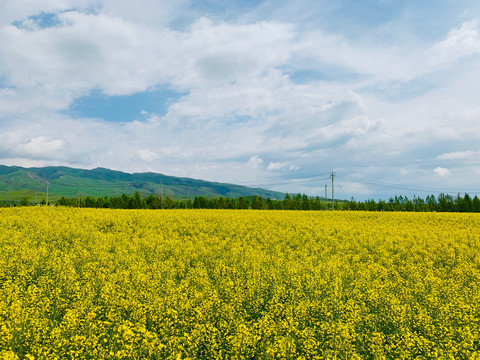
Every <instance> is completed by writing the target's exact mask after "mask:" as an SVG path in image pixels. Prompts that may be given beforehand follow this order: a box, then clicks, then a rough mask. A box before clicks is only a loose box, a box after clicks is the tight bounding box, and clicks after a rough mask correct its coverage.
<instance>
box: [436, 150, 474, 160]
mask: <svg viewBox="0 0 480 360" xmlns="http://www.w3.org/2000/svg"><path fill="white" fill-rule="evenodd" d="M475 154H477V153H476V152H475V151H471V150H467V151H454V152H450V153H443V154H442V155H439V156H438V159H440V160H465V159H470V158H472V157H473V156H474V155H475Z"/></svg>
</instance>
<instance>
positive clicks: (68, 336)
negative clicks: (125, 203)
mask: <svg viewBox="0 0 480 360" xmlns="http://www.w3.org/2000/svg"><path fill="white" fill-rule="evenodd" d="M479 286H480V215H479V214H458V213H456V214H446V213H442V214H438V213H366V212H326V211H324V212H313V211H312V212H293V211H292V212H288V211H268V212H267V211H252V210H250V211H248V210H245V211H228V210H223V211H222V210H161V211H151V210H150V211H149V210H102V209H72V208H58V207H57V208H53V207H50V208H47V207H24V208H6V209H0V358H4V359H185V358H190V359H334V358H336V359H415V358H417V359H434V358H435V359H437V358H440V359H469V358H473V359H475V358H480V305H479V304H480V293H479Z"/></svg>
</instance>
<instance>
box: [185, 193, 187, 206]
mask: <svg viewBox="0 0 480 360" xmlns="http://www.w3.org/2000/svg"><path fill="white" fill-rule="evenodd" d="M186 208H187V194H185V209H186Z"/></svg>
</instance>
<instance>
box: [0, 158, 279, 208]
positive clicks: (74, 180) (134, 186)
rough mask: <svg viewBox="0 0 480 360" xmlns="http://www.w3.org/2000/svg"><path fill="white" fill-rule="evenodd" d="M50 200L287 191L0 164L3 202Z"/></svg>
mask: <svg viewBox="0 0 480 360" xmlns="http://www.w3.org/2000/svg"><path fill="white" fill-rule="evenodd" d="M47 182H48V197H49V201H50V202H54V201H55V200H57V199H58V198H60V197H62V196H65V197H75V196H77V194H79V193H80V194H81V195H82V196H87V195H89V196H94V197H97V196H119V195H122V194H124V193H125V194H128V195H130V194H133V193H134V192H135V191H139V192H140V194H142V196H147V195H149V194H161V193H162V194H163V195H165V196H172V197H174V198H176V199H183V198H185V197H188V198H193V197H195V196H199V195H203V196H206V197H219V196H224V197H233V198H235V197H240V196H254V195H258V196H261V197H263V198H268V197H269V198H271V199H283V197H284V195H285V194H283V193H280V192H276V191H270V190H265V189H261V188H249V187H246V186H240V185H234V184H224V183H217V182H209V181H203V180H196V179H190V178H182V177H174V176H167V175H163V174H157V173H151V172H149V173H135V174H129V173H124V172H121V171H114V170H109V169H104V168H96V169H93V170H84V169H74V168H69V167H65V166H49V167H42V168H23V167H18V166H3V165H0V201H1V200H7V201H11V200H15V201H19V200H21V199H23V198H26V199H27V200H29V201H35V200H37V201H38V202H40V201H41V199H44V198H45V197H46V191H47Z"/></svg>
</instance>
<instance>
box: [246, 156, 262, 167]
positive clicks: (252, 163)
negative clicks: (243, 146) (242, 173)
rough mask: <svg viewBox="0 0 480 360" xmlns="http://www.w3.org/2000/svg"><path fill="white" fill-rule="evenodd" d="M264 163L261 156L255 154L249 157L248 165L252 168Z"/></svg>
mask: <svg viewBox="0 0 480 360" xmlns="http://www.w3.org/2000/svg"><path fill="white" fill-rule="evenodd" d="M262 164H263V160H262V158H261V157H260V156H258V155H254V156H252V157H251V158H250V159H248V162H247V166H248V167H249V168H252V169H257V168H259V167H260V166H261V165H262Z"/></svg>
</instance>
